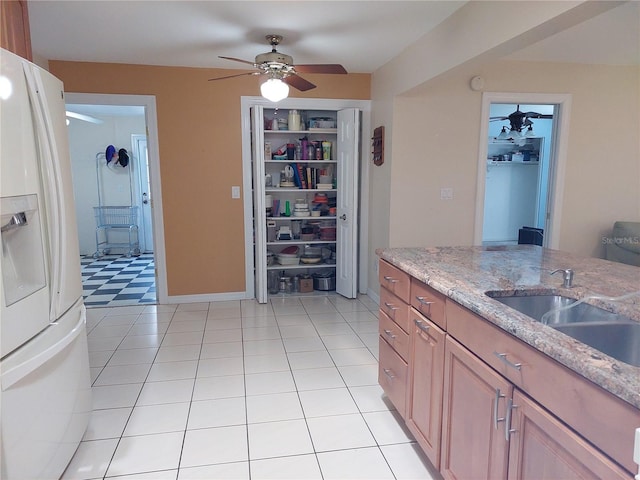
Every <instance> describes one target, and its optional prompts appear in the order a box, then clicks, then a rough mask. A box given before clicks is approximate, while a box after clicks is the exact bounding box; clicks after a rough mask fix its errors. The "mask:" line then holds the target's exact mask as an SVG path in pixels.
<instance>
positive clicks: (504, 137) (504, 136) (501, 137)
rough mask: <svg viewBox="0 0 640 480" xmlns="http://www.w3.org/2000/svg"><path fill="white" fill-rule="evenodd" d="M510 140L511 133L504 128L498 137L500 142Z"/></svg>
mask: <svg viewBox="0 0 640 480" xmlns="http://www.w3.org/2000/svg"><path fill="white" fill-rule="evenodd" d="M508 138H509V133H508V132H507V127H502V130H501V131H500V135H498V140H507V139H508Z"/></svg>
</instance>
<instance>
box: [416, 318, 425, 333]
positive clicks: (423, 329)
mask: <svg viewBox="0 0 640 480" xmlns="http://www.w3.org/2000/svg"><path fill="white" fill-rule="evenodd" d="M413 323H415V324H416V327H418V328H419V329H420V330H422V331H423V332H425V333H427V332H428V331H429V325H425V324H424V323H423V322H422V320H418V319H417V318H414V319H413Z"/></svg>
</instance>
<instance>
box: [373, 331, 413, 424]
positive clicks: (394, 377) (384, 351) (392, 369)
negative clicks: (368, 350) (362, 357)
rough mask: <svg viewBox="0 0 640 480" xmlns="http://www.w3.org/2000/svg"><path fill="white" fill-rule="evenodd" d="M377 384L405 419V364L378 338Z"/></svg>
mask: <svg viewBox="0 0 640 480" xmlns="http://www.w3.org/2000/svg"><path fill="white" fill-rule="evenodd" d="M378 383H379V384H380V386H381V387H382V389H383V390H384V391H385V393H386V394H387V396H388V397H389V400H391V403H393V405H394V406H395V407H396V409H397V410H398V413H399V414H400V416H401V417H402V418H405V400H406V392H407V364H406V363H405V361H404V360H402V358H400V356H399V355H398V354H397V353H396V352H395V351H394V350H393V348H391V346H389V344H388V343H387V342H386V341H385V340H383V339H382V338H380V353H379V369H378Z"/></svg>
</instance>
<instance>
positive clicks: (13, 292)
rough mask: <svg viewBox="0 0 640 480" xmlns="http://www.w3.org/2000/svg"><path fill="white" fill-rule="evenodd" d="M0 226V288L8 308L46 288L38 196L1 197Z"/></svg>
mask: <svg viewBox="0 0 640 480" xmlns="http://www.w3.org/2000/svg"><path fill="white" fill-rule="evenodd" d="M0 225H1V229H0V230H1V232H0V235H1V236H2V285H3V287H4V301H5V305H6V306H7V307H8V306H10V305H12V304H14V303H16V302H18V301H20V300H22V299H23V298H25V297H28V296H29V295H31V294H32V293H34V292H36V291H38V290H40V289H41V288H43V287H44V286H45V285H46V282H45V263H44V254H43V244H42V229H41V227H40V214H39V211H38V197H37V195H35V194H32V195H23V196H18V197H5V198H0Z"/></svg>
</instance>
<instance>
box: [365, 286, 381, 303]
mask: <svg viewBox="0 0 640 480" xmlns="http://www.w3.org/2000/svg"><path fill="white" fill-rule="evenodd" d="M367 296H368V297H369V298H370V299H371V300H373V301H374V302H376V303H377V304H378V305H379V304H380V295H379V294H378V292H374V291H373V290H371V289H368V290H367Z"/></svg>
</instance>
